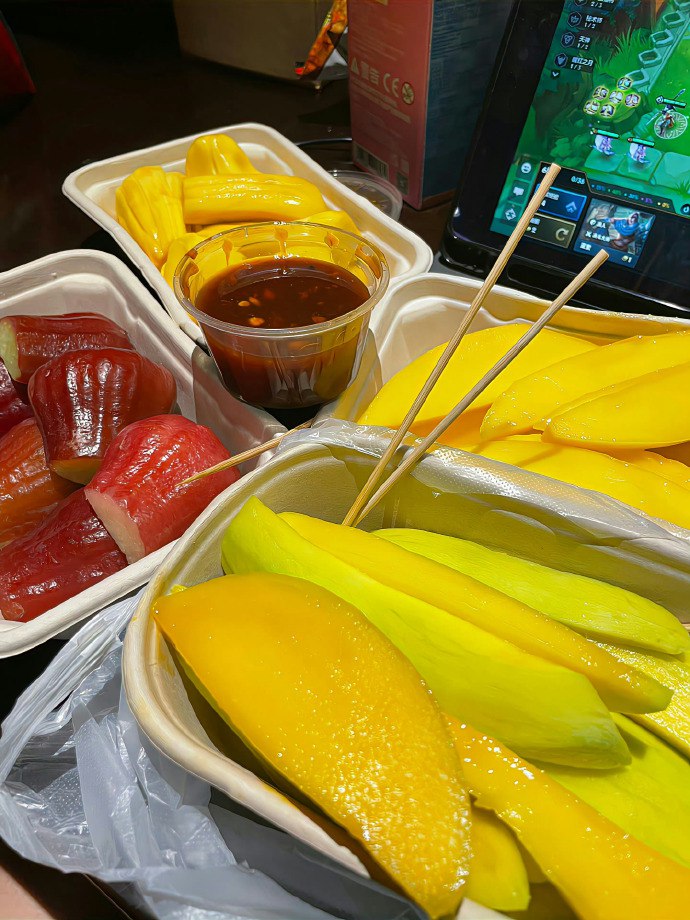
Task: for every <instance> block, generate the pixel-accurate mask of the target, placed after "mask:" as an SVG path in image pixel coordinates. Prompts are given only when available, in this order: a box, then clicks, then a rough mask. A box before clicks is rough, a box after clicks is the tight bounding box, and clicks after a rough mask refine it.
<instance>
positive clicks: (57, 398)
mask: <svg viewBox="0 0 690 920" xmlns="http://www.w3.org/2000/svg"><path fill="white" fill-rule="evenodd" d="M176 393H177V388H176V386H175V380H174V378H173V376H172V374H171V373H170V371H169V370H167V368H165V367H162V366H161V365H160V364H154V363H153V361H149V359H148V358H144V357H143V356H142V355H139V354H137V353H136V352H135V351H124V350H123V349H121V348H97V349H86V350H84V351H71V352H67V353H66V354H64V355H59V356H58V357H57V358H53V359H52V360H51V361H48V362H47V363H46V364H44V365H43V366H42V367H40V368H39V369H38V370H37V371H36V373H35V374H34V375H33V377H32V378H31V380H30V381H29V399H30V400H31V405H32V407H33V410H34V413H35V415H36V421H37V422H38V426H39V428H40V430H41V434H42V435H43V444H44V447H45V451H46V456H47V458H48V464H49V465H50V468H51V469H52V470H53V472H55V473H57V474H58V475H59V476H64V477H65V479H71V480H73V481H74V482H80V483H86V482H88V481H89V480H90V479H91V477H92V476H93V474H94V473H95V472H96V471H97V470H98V468H99V467H100V465H101V461H102V460H103V457H104V456H105V452H106V450H107V449H108V446H109V445H110V443H111V442H112V440H113V439H114V438H115V436H116V435H117V434H118V433H119V432H120V431H122V429H123V428H126V427H127V425H129V424H130V423H131V422H136V421H138V420H139V419H142V418H147V417H148V416H150V415H159V414H160V413H161V412H170V411H171V410H172V408H173V406H174V405H175V397H176Z"/></svg>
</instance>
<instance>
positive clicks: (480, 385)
mask: <svg viewBox="0 0 690 920" xmlns="http://www.w3.org/2000/svg"><path fill="white" fill-rule="evenodd" d="M607 259H608V253H606V252H605V251H604V250H603V249H600V250H599V252H598V253H597V254H596V255H595V256H594V258H592V259H590V261H589V262H588V263H587V265H585V267H584V268H583V269H582V271H581V272H580V273H579V274H578V275H576V276H575V277H574V278H573V280H572V281H571V282H570V284H569V285H568V286H567V287H566V289H565V290H564V291H563V292H562V293H561V294H559V296H558V297H557V298H556V299H555V300H554V301H553V303H552V304H551V306H550V307H549V308H548V309H547V310H546V311H545V312H544V313H543V314H542V315H541V316H540V317H539V319H538V320H537V321H536V322H535V323H533V325H532V326H531V327H530V328H529V330H528V331H527V332H526V333H525V334H524V335H523V336H522V338H521V339H519V340H518V341H517V342H516V343H515V345H513V347H512V348H511V349H510V350H509V351H507V352H506V354H505V355H504V356H503V357H502V358H501V360H500V361H497V362H496V364H494V366H493V367H492V368H491V370H489V371H487V372H486V374H484V376H483V377H482V378H481V380H479V381H478V382H477V383H476V384H475V385H474V386H473V387H472V389H471V390H470V391H469V393H468V394H467V395H466V396H465V397H463V399H461V400H460V402H459V403H458V404H457V405H456V406H455V407H454V408H453V409H451V411H450V412H449V413H448V415H447V416H446V417H445V418H444V419H442V420H441V421H440V422H439V423H438V425H437V426H436V427H435V428H434V430H433V431H431V432H430V433H429V434H428V435H427V436H426V437H425V438H423V440H422V441H421V442H420V443H419V444H417V446H416V447H415V448H414V449H413V450H411V451H410V453H409V454H408V455H407V456H406V457H405V458H404V460H403V461H402V463H401V464H400V466H398V467H397V468H396V469H395V470H394V471H393V472H392V473H391V475H390V476H389V477H388V479H386V480H385V481H384V482H383V483H382V484H381V485H380V486H379V488H378V489H377V490H376V492H374V494H373V495H372V497H371V498H370V499H369V501H368V503H366V504H365V505H364V506H363V508H362V510H361V512H359V513H357V514H356V516H355V519H354V520H353V519H352V511H353V509H355V508H357V507H361V506H362V503H361V502H359V501H356V502H355V504H354V505H353V506H352V508H351V509H350V512H348V516H347V518H346V519H345V521H344V522H343V523H349V524H354V525H355V526H356V525H357V524H358V523H359V522H360V521H361V520H362V519H363V518H365V517H366V516H367V514H369V512H370V511H371V510H372V509H373V508H374V507H375V506H376V505H377V504H378V503H379V502H380V501H381V499H382V498H383V497H384V495H386V494H387V493H388V492H389V490H390V489H391V488H392V487H393V486H394V485H395V483H396V482H397V481H398V480H399V479H400V478H401V477H402V476H404V475H405V473H406V472H407V471H408V470H409V469H410V468H411V467H413V466H414V465H415V464H416V463H417V462H418V461H419V460H421V458H422V457H423V456H424V454H425V453H426V452H427V451H428V450H429V448H430V447H432V446H433V444H434V443H435V442H436V441H438V440H439V438H440V437H441V435H442V434H443V433H444V431H446V429H447V428H449V427H450V426H451V425H452V424H453V422H454V421H455V420H456V419H457V418H458V417H459V416H460V415H461V414H462V413H463V412H464V411H465V409H466V408H467V407H468V406H469V405H470V404H471V403H472V402H473V401H474V400H475V399H476V398H477V396H478V395H479V394H480V393H481V392H482V390H484V389H486V387H487V386H488V385H489V384H490V383H491V382H492V380H494V379H495V378H496V377H497V376H498V375H499V374H500V373H501V372H502V371H503V370H505V368H506V367H507V366H508V365H509V364H510V362H511V361H512V360H513V358H515V357H517V355H519V354H520V352H521V351H522V349H523V348H525V347H526V346H527V345H529V343H530V342H531V341H532V339H533V338H534V337H535V336H536V335H537V334H538V333H539V332H540V331H541V330H542V329H543V328H544V326H546V324H547V323H549V322H550V321H551V320H552V319H553V317H554V316H555V315H556V313H558V311H559V310H560V309H561V307H563V306H565V304H566V303H567V302H568V301H569V300H570V298H571V297H572V296H573V295H574V294H575V293H577V291H579V289H580V288H581V287H582V286H583V285H584V284H585V283H586V282H587V281H589V279H590V278H591V277H592V275H593V274H594V273H595V272H596V271H597V269H598V268H599V266H600V265H601V264H602V263H604V262H605V261H606V260H607ZM415 402H416V401H415ZM384 456H385V454H384ZM382 459H383V458H382ZM379 466H380V461H379ZM367 485H368V483H367ZM364 490H366V486H365V487H364ZM364 490H362V491H363V492H364ZM360 494H361V493H360Z"/></svg>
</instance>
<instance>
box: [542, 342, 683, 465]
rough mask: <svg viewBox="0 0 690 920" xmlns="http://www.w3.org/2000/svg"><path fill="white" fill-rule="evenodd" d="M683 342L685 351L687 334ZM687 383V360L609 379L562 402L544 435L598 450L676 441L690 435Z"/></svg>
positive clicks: (561, 442) (564, 442) (549, 438)
mask: <svg viewBox="0 0 690 920" xmlns="http://www.w3.org/2000/svg"><path fill="white" fill-rule="evenodd" d="M686 347H687V351H688V352H690V340H686ZM687 357H690V354H686V358H687ZM689 387H690V363H687V364H679V365H677V366H676V367H669V368H664V369H662V370H656V371H653V372H652V373H651V374H644V375H643V376H642V377H636V378H635V379H634V380H630V381H627V382H625V383H618V384H615V385H614V386H611V387H607V388H606V389H605V390H600V391H599V392H598V393H594V394H593V395H592V396H591V397H590V398H588V399H587V400H586V401H582V402H580V401H578V402H576V403H569V404H568V405H567V406H564V407H563V408H562V409H561V410H560V411H559V412H558V414H557V415H554V416H553V417H552V418H551V419H550V420H549V422H548V424H547V425H546V427H545V429H544V435H543V437H544V440H546V441H557V442H558V443H559V444H581V445H583V446H585V447H587V446H590V447H596V448H601V449H602V450H609V449H610V450H621V449H627V448H636V447H642V448H645V447H666V446H668V445H669V444H682V443H683V442H684V441H688V440H690V414H689V413H688V411H687V393H688V388H689Z"/></svg>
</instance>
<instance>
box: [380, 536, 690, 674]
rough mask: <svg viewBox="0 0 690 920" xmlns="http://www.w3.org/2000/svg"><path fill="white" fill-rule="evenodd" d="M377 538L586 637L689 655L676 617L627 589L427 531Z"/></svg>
mask: <svg viewBox="0 0 690 920" xmlns="http://www.w3.org/2000/svg"><path fill="white" fill-rule="evenodd" d="M376 536H378V537H381V538H382V539H384V540H388V541H390V542H391V543H396V544H397V545H398V546H401V547H403V549H407V550H410V552H413V553H418V554H419V555H420V556H425V557H426V558H427V559H433V560H434V561H435V562H439V563H441V564H442V565H446V566H450V568H452V569H455V570H456V571H458V572H462V573H463V574H465V575H469V576H470V577H471V578H476V579H477V581H481V582H483V583H484V584H485V585H490V586H491V587H492V588H495V589H496V590H497V591H501V592H503V593H504V594H508V595H509V596H510V597H514V598H515V599H516V600H518V601H522V603H523V604H527V606H528V607H532V608H534V609H535V610H539V611H541V613H543V614H546V616H549V617H552V618H553V619H554V620H558V621H559V622H560V623H564V624H565V625H566V626H571V627H572V628H573V629H576V630H578V632H581V633H583V634H584V635H586V636H591V637H593V638H595V639H603V640H609V641H610V642H620V643H623V644H625V645H632V646H635V647H638V648H641V649H647V650H651V651H658V652H665V653H667V654H670V655H677V654H680V653H681V652H682V651H683V650H687V651H690V636H689V635H688V633H687V630H686V629H685V628H684V627H683V625H682V624H681V623H679V622H678V620H677V619H676V617H675V616H674V615H673V614H672V613H670V612H669V611H668V610H666V609H665V608H664V607H661V606H660V605H659V604H655V603H654V601H650V600H648V599H647V598H645V597H640V596H639V595H638V594H633V592H632V591H626V590H625V589H624V588H618V587H616V586H615V585H609V584H607V583H606V582H604V581H597V580H596V579H594V578H587V577H586V576H584V575H573V574H572V573H570V572H560V571H558V570H557V569H551V568H549V567H548V566H545V565H540V564H539V563H537V562H530V561H528V560H527V559H520V558H519V557H518V556H511V555H509V554H508V553H502V552H500V551H498V550H494V549H488V548H487V547H486V546H482V545H481V544H479V543H472V542H471V541H470V540H460V539H458V538H457V537H447V536H445V535H444V534H439V533H430V532H428V531H426V530H414V529H411V528H400V529H398V528H390V529H386V530H377V531H376ZM631 664H633V666H634V663H633V662H631ZM657 679H659V678H657ZM661 683H663V680H662V681H661Z"/></svg>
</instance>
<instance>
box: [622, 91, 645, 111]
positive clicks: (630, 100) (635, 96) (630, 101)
mask: <svg viewBox="0 0 690 920" xmlns="http://www.w3.org/2000/svg"><path fill="white" fill-rule="evenodd" d="M640 102H641V98H640V94H639V93H628V95H627V96H626V97H625V104H626V105H627V107H628V108H629V109H634V108H635V107H636V106H638V105H639V104H640Z"/></svg>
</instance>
